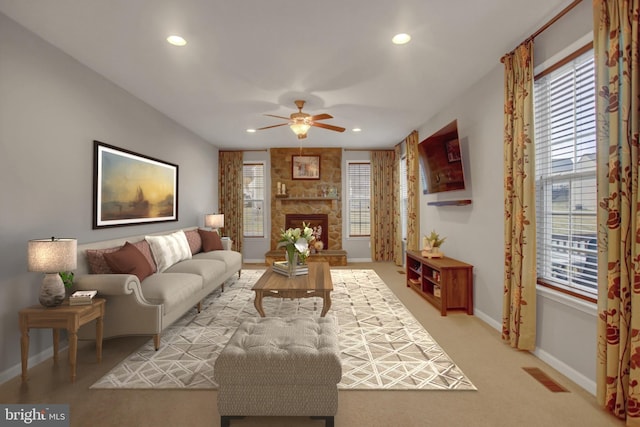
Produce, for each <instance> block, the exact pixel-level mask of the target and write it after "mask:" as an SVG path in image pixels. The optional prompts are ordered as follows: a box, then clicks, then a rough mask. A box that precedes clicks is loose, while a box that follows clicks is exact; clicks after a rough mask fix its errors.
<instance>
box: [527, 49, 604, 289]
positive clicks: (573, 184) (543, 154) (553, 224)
mask: <svg viewBox="0 0 640 427" xmlns="http://www.w3.org/2000/svg"><path fill="white" fill-rule="evenodd" d="M534 114H535V143H536V159H535V162H536V217H537V250H538V252H537V264H538V265H537V271H538V281H539V283H541V284H545V285H551V286H553V287H556V288H559V289H561V290H565V291H568V292H569V293H572V294H577V295H581V296H585V297H588V298H595V297H596V294H597V285H598V282H597V236H596V232H597V225H596V224H597V222H596V206H597V205H596V203H597V202H596V179H597V177H596V130H595V70H594V61H593V50H592V48H591V47H590V46H588V47H585V48H583V49H581V50H580V51H579V52H576V53H575V54H574V55H571V56H570V57H569V58H567V59H566V60H565V61H563V62H562V63H560V64H558V65H556V66H553V67H551V68H550V71H549V72H547V73H546V74H544V72H543V75H542V76H541V77H539V78H537V79H536V81H535V83H534Z"/></svg>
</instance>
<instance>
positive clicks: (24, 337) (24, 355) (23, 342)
mask: <svg viewBox="0 0 640 427" xmlns="http://www.w3.org/2000/svg"><path fill="white" fill-rule="evenodd" d="M20 331H21V335H20V351H21V354H20V356H21V359H22V381H26V380H27V361H28V359H29V328H28V327H27V320H26V319H23V318H22V316H21V317H20Z"/></svg>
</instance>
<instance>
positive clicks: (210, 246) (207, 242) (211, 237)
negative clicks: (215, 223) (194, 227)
mask: <svg viewBox="0 0 640 427" xmlns="http://www.w3.org/2000/svg"><path fill="white" fill-rule="evenodd" d="M198 234H200V238H201V239H202V250H203V251H204V252H211V251H221V250H224V248H223V247H222V240H220V235H219V234H218V232H217V231H209V230H203V229H201V228H198Z"/></svg>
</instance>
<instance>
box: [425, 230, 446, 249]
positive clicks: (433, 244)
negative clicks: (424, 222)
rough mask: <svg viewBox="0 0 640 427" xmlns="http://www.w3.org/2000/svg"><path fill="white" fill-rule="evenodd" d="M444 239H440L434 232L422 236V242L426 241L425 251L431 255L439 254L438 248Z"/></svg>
mask: <svg viewBox="0 0 640 427" xmlns="http://www.w3.org/2000/svg"><path fill="white" fill-rule="evenodd" d="M446 239H447V238H446V237H440V235H439V234H438V233H436V231H435V230H431V234H429V235H428V236H427V235H425V236H424V240H425V241H426V245H425V249H426V250H430V251H431V252H433V253H438V252H440V246H441V245H442V244H443V243H444V241H445V240H446Z"/></svg>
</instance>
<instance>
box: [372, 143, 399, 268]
mask: <svg viewBox="0 0 640 427" xmlns="http://www.w3.org/2000/svg"><path fill="white" fill-rule="evenodd" d="M395 168H396V166H395V153H394V152H393V151H372V152H371V221H370V223H371V259H373V260H374V261H393V259H394V248H395V242H396V240H397V239H396V228H395V217H396V216H397V214H398V213H397V210H396V208H395V207H396V203H397V194H396V193H397V191H398V187H397V186H395V185H394V170H395Z"/></svg>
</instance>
